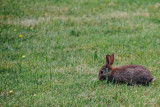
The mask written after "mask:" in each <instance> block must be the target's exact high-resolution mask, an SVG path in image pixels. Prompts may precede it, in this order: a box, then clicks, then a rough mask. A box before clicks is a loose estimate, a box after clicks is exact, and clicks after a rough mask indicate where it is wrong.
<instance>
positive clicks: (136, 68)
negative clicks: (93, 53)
mask: <svg viewBox="0 0 160 107" xmlns="http://www.w3.org/2000/svg"><path fill="white" fill-rule="evenodd" d="M113 62H114V54H112V55H106V64H105V65H103V66H102V68H101V69H100V71H99V73H98V78H99V80H101V81H102V80H106V69H108V82H113V83H127V84H143V85H145V84H149V83H150V82H153V81H154V80H155V78H152V75H151V73H150V71H149V70H148V69H146V68H145V67H143V66H141V65H125V66H122V67H112V64H113Z"/></svg>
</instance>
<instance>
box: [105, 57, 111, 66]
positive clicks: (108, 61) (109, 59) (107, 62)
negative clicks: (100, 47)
mask: <svg viewBox="0 0 160 107" xmlns="http://www.w3.org/2000/svg"><path fill="white" fill-rule="evenodd" d="M110 62H111V56H110V55H106V65H107V68H109V67H110V65H111V63H110Z"/></svg>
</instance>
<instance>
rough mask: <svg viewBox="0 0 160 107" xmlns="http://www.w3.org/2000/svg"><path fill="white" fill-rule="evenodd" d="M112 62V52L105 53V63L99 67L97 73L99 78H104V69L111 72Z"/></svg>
mask: <svg viewBox="0 0 160 107" xmlns="http://www.w3.org/2000/svg"><path fill="white" fill-rule="evenodd" d="M113 62H114V54H112V55H106V64H105V65H103V66H102V67H101V69H100V70H99V73H98V78H99V80H106V69H108V71H109V72H111V68H112V64H113Z"/></svg>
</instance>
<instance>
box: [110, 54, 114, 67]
mask: <svg viewBox="0 0 160 107" xmlns="http://www.w3.org/2000/svg"><path fill="white" fill-rule="evenodd" d="M113 62H114V54H112V55H111V62H110V63H111V65H112V64H113Z"/></svg>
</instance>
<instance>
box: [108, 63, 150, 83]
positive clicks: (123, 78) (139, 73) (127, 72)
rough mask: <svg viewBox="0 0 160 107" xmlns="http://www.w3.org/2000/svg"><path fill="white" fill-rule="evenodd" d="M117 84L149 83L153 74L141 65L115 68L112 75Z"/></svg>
mask: <svg viewBox="0 0 160 107" xmlns="http://www.w3.org/2000/svg"><path fill="white" fill-rule="evenodd" d="M111 76H112V78H113V80H114V81H115V82H124V83H144V84H145V83H148V82H150V81H151V80H152V76H151V73H150V71H149V70H148V69H146V68H145V67H143V66H141V65H126V66H122V67H118V68H115V69H114V70H113V72H112V74H111Z"/></svg>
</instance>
